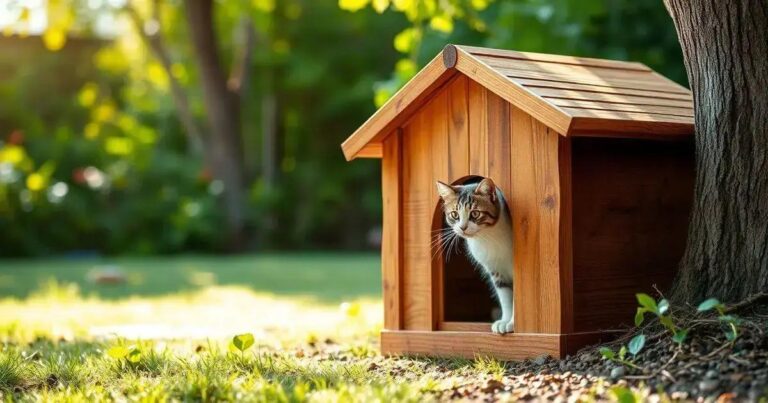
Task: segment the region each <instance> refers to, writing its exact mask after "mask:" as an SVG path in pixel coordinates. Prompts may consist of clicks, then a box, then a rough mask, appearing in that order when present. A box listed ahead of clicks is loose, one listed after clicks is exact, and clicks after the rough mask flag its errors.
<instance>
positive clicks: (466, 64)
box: [456, 50, 571, 135]
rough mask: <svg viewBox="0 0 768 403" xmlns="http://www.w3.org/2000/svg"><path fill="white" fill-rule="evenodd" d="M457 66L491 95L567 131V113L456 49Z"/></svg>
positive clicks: (556, 128) (568, 119) (562, 131)
mask: <svg viewBox="0 0 768 403" xmlns="http://www.w3.org/2000/svg"><path fill="white" fill-rule="evenodd" d="M456 69H458V70H459V71H460V72H462V73H464V74H465V75H466V76H467V77H469V78H471V79H472V80H474V81H476V82H478V83H479V84H481V85H483V86H484V87H485V88H487V89H489V90H490V91H491V92H493V93H494V94H496V95H498V96H500V97H502V98H504V99H505V100H507V102H509V103H511V104H512V105H514V106H516V107H518V108H520V109H523V110H525V111H526V112H528V113H530V114H531V115H533V116H535V117H536V118H537V119H539V120H541V121H542V122H546V123H547V124H548V125H550V126H551V127H553V128H554V129H555V130H557V131H558V132H559V133H561V134H564V135H565V134H566V133H568V127H569V125H570V121H571V119H570V116H569V115H568V114H567V113H565V112H563V111H562V110H560V109H559V108H558V107H557V106H554V105H552V104H551V103H549V102H547V101H546V100H544V99H543V98H541V97H539V96H538V95H536V94H534V93H532V92H530V91H527V90H526V89H525V88H523V86H521V85H520V84H517V83H515V82H513V81H512V80H510V79H508V78H507V77H505V76H504V75H502V74H500V73H499V72H497V71H495V70H493V68H491V67H490V66H488V65H486V64H484V63H483V62H481V61H480V60H478V59H476V58H474V57H472V55H470V54H469V53H466V52H464V51H463V50H459V61H458V62H457V63H456Z"/></svg>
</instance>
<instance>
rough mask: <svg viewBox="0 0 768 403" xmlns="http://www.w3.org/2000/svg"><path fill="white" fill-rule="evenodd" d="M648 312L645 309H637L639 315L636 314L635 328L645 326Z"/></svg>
mask: <svg viewBox="0 0 768 403" xmlns="http://www.w3.org/2000/svg"><path fill="white" fill-rule="evenodd" d="M646 312H648V310H647V309H645V308H637V313H635V326H640V325H642V324H643V320H645V315H644V314H645V313H646Z"/></svg>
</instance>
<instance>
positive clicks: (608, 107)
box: [552, 98, 693, 118]
mask: <svg viewBox="0 0 768 403" xmlns="http://www.w3.org/2000/svg"><path fill="white" fill-rule="evenodd" d="M552 103H554V104H555V105H557V106H561V107H570V108H579V109H589V110H601V111H610V112H639V113H648V114H654V115H655V114H659V115H665V116H664V118H667V117H668V116H669V115H671V116H680V117H687V118H693V109H691V108H689V107H682V108H681V107H677V106H657V105H631V104H623V103H613V102H598V101H582V100H573V99H554V98H553V99H552Z"/></svg>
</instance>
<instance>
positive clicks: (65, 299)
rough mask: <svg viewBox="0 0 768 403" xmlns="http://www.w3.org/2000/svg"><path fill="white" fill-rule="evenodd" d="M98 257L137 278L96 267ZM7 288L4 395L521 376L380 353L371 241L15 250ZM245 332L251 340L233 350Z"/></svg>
mask: <svg viewBox="0 0 768 403" xmlns="http://www.w3.org/2000/svg"><path fill="white" fill-rule="evenodd" d="M102 265H116V266H118V267H119V268H120V270H122V271H124V272H125V273H127V274H128V277H129V282H128V284H124V285H120V286H106V285H98V284H94V283H91V282H90V281H88V273H89V272H90V271H91V270H93V269H94V267H99V266H102ZM0 292H1V293H2V295H0V402H3V401H50V402H57V401H62V402H86V401H87V402H91V401H115V400H116V401H142V402H156V401H157V402H163V401H255V402H303V401H313V402H314V401H318V402H324V401H332V402H337V401H340V402H351V401H365V402H368V401H378V402H390V401H405V402H409V401H412V402H422V401H433V400H441V399H444V398H446V397H450V396H454V397H455V396H457V394H458V396H464V397H466V398H467V399H470V400H473V399H474V400H477V399H482V398H483V396H484V395H483V393H486V388H487V386H486V385H489V384H491V383H490V382H496V384H498V383H499V380H500V379H503V378H505V377H506V378H509V377H510V376H516V375H515V374H512V373H511V372H510V367H509V366H508V365H507V364H506V363H502V362H499V361H497V360H494V359H490V358H482V357H478V358H477V359H475V360H468V359H433V358H394V357H383V356H381V355H380V354H379V353H378V351H379V349H378V335H379V331H380V329H381V322H382V304H381V299H380V278H379V259H378V257H377V256H375V255H359V254H358V255H354V254H295V255H277V254H273V255H253V256H238V257H221V258H217V257H203V256H181V257H167V258H165V257H164V258H151V259H150V258H142V259H139V258H124V259H123V258H121V259H105V260H65V259H52V260H44V261H23V260H16V261H9V260H5V261H0ZM243 333H251V334H253V335H254V344H253V346H251V347H249V348H248V349H247V350H246V351H243V352H240V351H236V350H233V347H232V346H231V345H230V344H231V340H232V337H233V336H234V335H238V334H243ZM116 346H122V347H123V348H121V349H113V348H114V347H116ZM119 350H123V351H126V350H128V351H130V350H133V351H134V354H133V355H128V356H124V355H121V354H117V353H116V351H119ZM110 352H111V354H110ZM129 358H130V359H129ZM595 388H596V389H594V390H593V391H592V392H590V393H591V395H590V396H592V395H595V393H597V394H598V395H600V396H602V398H603V399H604V398H606V397H607V395H606V393H607V392H606V391H605V388H603V386H600V384H598V385H597V386H595ZM600 388H602V389H600ZM594 391H598V392H594ZM599 391H602V392H599ZM506 393H507V395H506V397H504V396H502V397H501V398H502V399H511V398H512V395H511V393H512V392H506ZM485 397H487V396H485ZM589 399H591V398H588V399H587V400H589Z"/></svg>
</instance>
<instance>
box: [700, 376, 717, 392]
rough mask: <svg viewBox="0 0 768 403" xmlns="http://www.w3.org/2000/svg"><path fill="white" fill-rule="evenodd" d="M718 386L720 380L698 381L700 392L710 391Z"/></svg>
mask: <svg viewBox="0 0 768 403" xmlns="http://www.w3.org/2000/svg"><path fill="white" fill-rule="evenodd" d="M718 386H720V381H718V380H717V379H706V380H703V381H701V382H699V390H700V391H701V393H708V392H712V391H713V390H715V389H717V387H718Z"/></svg>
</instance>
